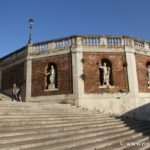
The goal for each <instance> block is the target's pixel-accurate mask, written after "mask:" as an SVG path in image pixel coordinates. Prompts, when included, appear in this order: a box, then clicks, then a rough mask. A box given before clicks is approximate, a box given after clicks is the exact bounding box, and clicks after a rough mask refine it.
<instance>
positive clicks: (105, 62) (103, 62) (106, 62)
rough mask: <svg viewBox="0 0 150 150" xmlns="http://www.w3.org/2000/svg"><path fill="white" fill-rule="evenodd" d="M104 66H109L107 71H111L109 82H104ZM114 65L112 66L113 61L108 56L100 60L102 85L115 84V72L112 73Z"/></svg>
mask: <svg viewBox="0 0 150 150" xmlns="http://www.w3.org/2000/svg"><path fill="white" fill-rule="evenodd" d="M104 66H105V67H107V72H109V74H108V76H107V78H109V79H108V80H109V81H108V82H109V85H108V83H106V82H104V81H105V79H104V72H105V71H106V70H105V71H104ZM112 70H113V67H112V63H111V61H110V60H109V59H107V58H103V59H101V61H100V62H99V80H100V86H109V87H111V86H113V73H112Z"/></svg>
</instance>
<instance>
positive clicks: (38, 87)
mask: <svg viewBox="0 0 150 150" xmlns="http://www.w3.org/2000/svg"><path fill="white" fill-rule="evenodd" d="M70 61H71V60H70V55H69V54H62V55H56V56H50V57H46V58H41V59H34V60H33V61H32V88H31V89H32V91H31V95H32V96H33V97H34V96H46V95H47V96H48V95H60V94H70V93H72V84H71V82H72V79H71V65H70V64H71V63H70ZM48 63H54V64H56V66H57V89H55V90H53V91H50V90H45V66H46V65H47V64H48Z"/></svg>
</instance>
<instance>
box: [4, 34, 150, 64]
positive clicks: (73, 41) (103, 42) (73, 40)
mask: <svg viewBox="0 0 150 150" xmlns="http://www.w3.org/2000/svg"><path fill="white" fill-rule="evenodd" d="M78 40H80V42H79V41H78ZM77 42H79V43H81V44H82V45H83V46H105V47H110V46H111V47H120V46H124V45H126V46H131V47H135V48H136V49H145V50H150V41H145V40H140V39H137V38H133V37H130V36H113V35H112V36H111V35H108V36H107V35H85V36H84V35H77V36H70V37H66V38H61V39H56V40H51V41H45V42H39V43H34V44H33V45H32V48H31V49H32V50H31V52H30V53H33V54H34V52H36V53H38V52H44V51H47V50H55V49H56V50H59V49H60V48H66V47H69V46H76V45H78V43H77ZM24 54H25V47H23V48H21V49H19V50H17V51H15V52H13V53H12V54H9V55H7V56H5V57H3V58H2V59H3V60H4V61H3V62H10V61H12V60H14V59H16V58H18V57H21V56H22V55H24Z"/></svg>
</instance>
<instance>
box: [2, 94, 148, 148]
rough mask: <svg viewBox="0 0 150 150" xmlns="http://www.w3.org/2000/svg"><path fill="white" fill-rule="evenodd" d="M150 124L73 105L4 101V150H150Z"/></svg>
mask: <svg viewBox="0 0 150 150" xmlns="http://www.w3.org/2000/svg"><path fill="white" fill-rule="evenodd" d="M149 136H150V122H142V121H136V120H129V119H126V120H121V119H116V118H114V117H110V116H108V115H105V114H102V113H98V112H91V111H87V110H82V109H80V108H76V107H73V106H70V105H69V104H54V103H52V104H51V103H48V102H39V103H36V102H11V100H4V97H3V98H2V100H1V101H0V150H146V149H147V150H150V141H149Z"/></svg>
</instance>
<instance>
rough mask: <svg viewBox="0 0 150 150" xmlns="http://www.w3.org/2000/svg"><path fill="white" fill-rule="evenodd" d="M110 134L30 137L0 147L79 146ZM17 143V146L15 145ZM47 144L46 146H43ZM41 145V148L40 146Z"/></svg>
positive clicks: (116, 134)
mask: <svg viewBox="0 0 150 150" xmlns="http://www.w3.org/2000/svg"><path fill="white" fill-rule="evenodd" d="M133 132H134V131H126V130H125V131H122V132H119V133H117V132H113V133H111V134H112V135H114V134H115V136H120V135H124V134H125V135H127V134H131V133H133ZM96 133H97V132H96ZM111 134H110V133H109V134H108V135H107V134H101V133H97V134H96V135H95V134H94V135H91V136H90V135H88V136H85V135H84V134H80V135H79V134H77V135H74V136H73V135H70V136H63V137H60V136H58V137H55V138H54V137H49V138H41V139H32V140H29V141H23V142H15V143H9V144H1V149H3V148H9V149H10V150H11V149H13V148H15V149H16V148H17V149H21V148H31V147H32V149H33V147H34V149H36V148H37V146H38V147H39V146H42V147H44V149H45V148H46V147H47V146H48V147H49V148H51V149H56V150H58V149H62V148H69V147H72V146H79V145H81V144H83V143H84V142H95V141H97V140H99V139H107V138H109V137H110V136H111ZM16 145H17V147H16ZM45 145H47V146H45ZM42 147H41V148H42Z"/></svg>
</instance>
